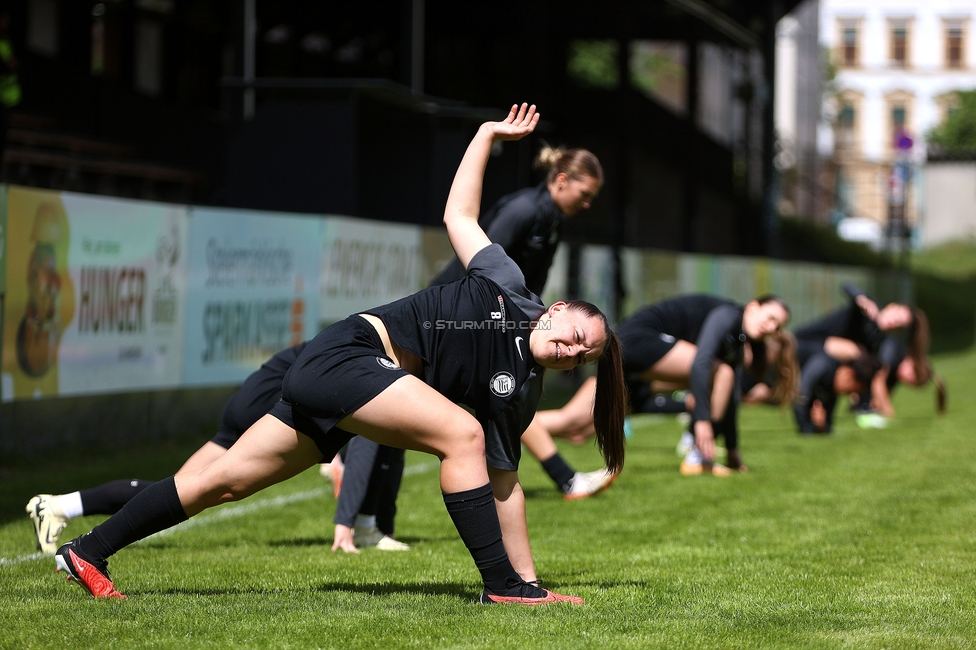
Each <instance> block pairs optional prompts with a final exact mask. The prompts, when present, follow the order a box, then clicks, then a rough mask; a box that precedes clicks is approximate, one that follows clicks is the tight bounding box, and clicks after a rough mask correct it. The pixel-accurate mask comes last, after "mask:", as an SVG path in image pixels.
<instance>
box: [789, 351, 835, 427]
mask: <svg viewBox="0 0 976 650" xmlns="http://www.w3.org/2000/svg"><path fill="white" fill-rule="evenodd" d="M839 367H840V363H839V362H838V361H837V360H836V359H834V358H832V357H830V356H828V355H827V354H826V353H825V352H818V353H816V354H813V355H811V356H810V358H809V359H807V361H806V363H804V364H803V366H802V368H801V369H800V396H799V397H798V398H797V400H796V402H794V404H793V414H794V415H795V416H796V424H797V426H798V427H799V429H800V431H801V432H802V433H818V432H819V430H818V429H817V427H816V426H815V425H814V424H813V421H812V420H811V419H810V408H811V407H812V406H813V402H814V400H820V403H821V404H823V407H824V409H825V410H826V411H827V426H826V427H825V429H824V431H825V432H829V431H830V430H832V429H833V428H834V408H835V407H836V405H837V393H836V392H834V375H836V374H837V369H838V368H839Z"/></svg>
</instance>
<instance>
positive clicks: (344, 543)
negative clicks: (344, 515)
mask: <svg viewBox="0 0 976 650" xmlns="http://www.w3.org/2000/svg"><path fill="white" fill-rule="evenodd" d="M339 549H342V550H343V551H345V552H346V553H355V554H356V555H359V553H360V551H359V549H358V548H356V545H355V544H354V543H353V541H352V528H350V527H349V526H343V525H342V524H336V527H335V541H334V542H333V543H332V551H333V552H335V551H338V550H339Z"/></svg>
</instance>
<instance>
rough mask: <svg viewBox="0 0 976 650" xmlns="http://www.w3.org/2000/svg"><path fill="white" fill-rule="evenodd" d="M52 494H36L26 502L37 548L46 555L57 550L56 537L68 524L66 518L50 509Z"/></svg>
mask: <svg viewBox="0 0 976 650" xmlns="http://www.w3.org/2000/svg"><path fill="white" fill-rule="evenodd" d="M51 497H52V495H50V494H38V495H37V496H35V497H34V498H32V499H31V500H30V501H28V502H27V508H26V510H27V514H28V515H30V518H31V521H32V522H34V537H35V538H36V540H37V550H39V551H40V552H42V553H47V554H48V555H54V552H55V551H57V550H58V546H60V544H58V539H59V538H60V537H61V533H63V532H64V528H65V526H67V525H68V518H67V517H62V516H60V515H56V514H54V512H53V511H52V510H51V503H50V500H51Z"/></svg>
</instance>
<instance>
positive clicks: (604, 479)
mask: <svg viewBox="0 0 976 650" xmlns="http://www.w3.org/2000/svg"><path fill="white" fill-rule="evenodd" d="M616 480H617V475H616V474H612V473H611V472H610V471H609V470H607V469H606V468H604V469H598V470H595V471H592V472H576V474H574V475H573V482H572V483H571V484H570V486H569V492H566V493H564V494H563V498H564V499H566V500H567V501H573V500H575V499H585V498H586V497H589V496H593V495H594V494H596V493H597V492H603V491H604V490H606V489H607V488H608V487H610V486H611V485H612V484H613V482H614V481H616Z"/></svg>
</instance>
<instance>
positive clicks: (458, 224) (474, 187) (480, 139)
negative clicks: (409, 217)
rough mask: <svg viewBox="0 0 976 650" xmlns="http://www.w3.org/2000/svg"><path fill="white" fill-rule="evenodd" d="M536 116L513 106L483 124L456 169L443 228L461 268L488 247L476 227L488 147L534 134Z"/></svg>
mask: <svg viewBox="0 0 976 650" xmlns="http://www.w3.org/2000/svg"><path fill="white" fill-rule="evenodd" d="M538 123H539V113H537V112H536V110H535V105H534V104H533V105H532V106H529V105H528V104H522V106H521V107H519V106H517V105H513V106H512V109H511V110H510V111H509V112H508V117H507V118H505V120H504V121H502V122H485V123H484V124H482V125H481V127H480V128H479V129H478V133H477V134H476V135H475V136H474V139H473V140H471V144H469V145H468V149H467V151H465V152H464V157H463V158H461V164H460V165H458V170H457V173H456V174H455V175H454V183H453V184H452V185H451V193H450V194H449V195H448V197H447V205H446V206H445V208H444V225H445V226H447V236H448V238H449V239H450V240H451V246H453V247H454V252H455V253H456V254H457V256H458V259H459V260H461V264H463V265H464V268H465V269H467V268H468V262H470V261H471V258H472V257H474V256H475V254H476V253H477V252H478V251H480V250H481V249H482V248H485V247H486V246H488V245H489V244H491V240H490V239H488V235H486V234H485V232H484V231H483V230H482V229H481V226H480V225H478V215H479V213H480V211H481V188H482V184H483V182H484V176H485V166H486V165H487V163H488V156H489V155H490V154H491V145H492V144H494V143H495V142H497V141H500V140H520V139H521V138H523V137H525V136H527V135H528V134H530V133H532V131H534V130H535V127H536V124H538Z"/></svg>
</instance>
